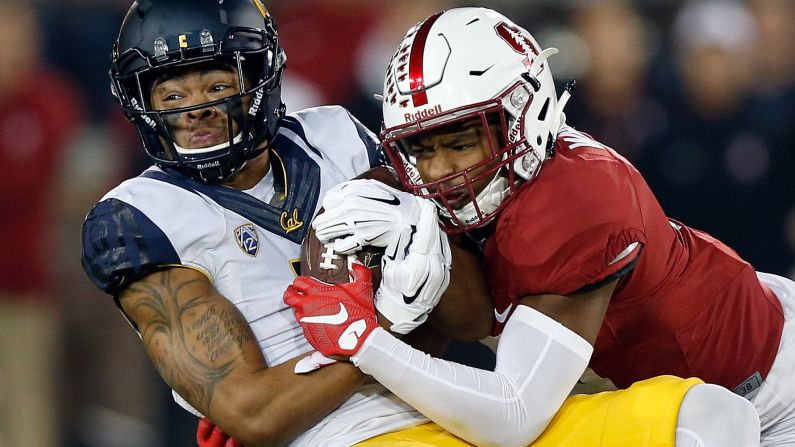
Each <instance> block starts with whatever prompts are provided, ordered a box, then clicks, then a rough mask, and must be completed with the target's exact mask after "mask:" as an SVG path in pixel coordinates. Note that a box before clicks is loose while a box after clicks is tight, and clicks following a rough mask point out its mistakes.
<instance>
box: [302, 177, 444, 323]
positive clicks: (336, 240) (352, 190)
mask: <svg viewBox="0 0 795 447" xmlns="http://www.w3.org/2000/svg"><path fill="white" fill-rule="evenodd" d="M323 208H324V209H325V211H324V212H323V214H321V215H319V216H317V218H315V220H314V221H313V222H312V226H313V227H314V228H315V234H316V235H317V238H318V239H319V240H320V241H321V242H323V243H324V244H329V243H331V244H333V247H334V251H335V252H338V253H341V254H350V253H355V252H357V251H359V250H361V248H362V247H363V246H366V245H372V246H376V247H386V251H385V253H384V256H383V257H382V258H381V284H380V286H379V288H378V291H377V292H376V296H375V307H376V309H378V311H379V312H381V314H382V315H383V316H385V317H386V318H387V319H389V321H391V322H392V327H391V330H392V331H393V332H396V333H400V334H407V333H409V332H410V331H411V330H413V329H414V328H416V327H417V326H419V325H420V324H422V323H424V322H425V320H426V319H427V318H428V313H430V311H431V310H433V308H434V306H436V304H437V303H438V302H439V299H440V298H441V296H442V294H443V293H444V291H445V290H446V289H447V285H448V284H449V282H450V264H451V262H452V257H451V254H450V245H449V244H448V241H447V235H446V234H444V232H443V231H442V229H441V228H440V227H439V220H438V215H437V208H436V205H434V204H433V202H431V201H430V200H427V199H423V198H421V197H417V196H414V195H412V194H410V193H407V192H403V191H400V190H398V189H395V188H392V187H390V186H387V185H385V184H383V183H381V182H379V181H377V180H370V179H356V180H350V181H347V182H344V183H341V184H339V185H337V186H335V187H334V188H332V189H330V190H329V191H328V192H327V193H326V196H325V197H324V198H323Z"/></svg>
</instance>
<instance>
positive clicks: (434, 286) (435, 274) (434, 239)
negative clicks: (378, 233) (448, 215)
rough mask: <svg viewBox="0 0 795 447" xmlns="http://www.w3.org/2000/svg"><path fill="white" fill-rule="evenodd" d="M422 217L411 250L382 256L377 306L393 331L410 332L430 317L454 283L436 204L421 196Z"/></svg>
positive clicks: (450, 257)
mask: <svg viewBox="0 0 795 447" xmlns="http://www.w3.org/2000/svg"><path fill="white" fill-rule="evenodd" d="M420 201H421V202H420V205H419V206H420V207H421V209H422V211H421V213H420V220H419V221H418V222H417V226H416V232H415V233H414V236H413V240H411V242H410V244H409V246H408V251H407V253H406V254H405V256H403V257H402V258H401V256H400V253H396V252H394V251H390V247H387V251H386V252H385V253H384V256H383V257H382V258H381V285H380V286H379V287H378V291H377V292H376V294H375V308H376V309H378V311H379V312H380V313H381V315H383V316H385V317H386V318H387V319H389V321H391V322H392V327H391V328H390V330H391V331H392V332H396V333H399V334H407V333H409V332H411V331H412V330H413V329H414V328H416V327H417V326H419V325H421V324H422V323H424V322H425V320H426V319H427V318H428V314H429V313H430V312H431V311H432V310H433V308H434V307H435V306H436V304H438V303H439V299H440V298H441V297H442V294H443V293H444V291H445V290H446V289H447V285H448V284H449V283H450V264H451V263H452V256H451V254H450V245H449V244H448V242H447V235H446V234H445V233H444V232H442V230H441V228H439V223H438V218H437V215H436V206H435V205H434V204H433V203H431V202H430V201H428V200H425V199H420Z"/></svg>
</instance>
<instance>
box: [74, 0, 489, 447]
mask: <svg viewBox="0 0 795 447" xmlns="http://www.w3.org/2000/svg"><path fill="white" fill-rule="evenodd" d="M285 62H286V55H285V53H284V51H283V50H282V49H281V48H280V46H279V38H278V34H277V32H276V29H275V25H274V23H273V20H272V18H271V17H270V15H269V14H268V12H267V10H266V9H265V7H264V5H262V3H261V2H260V1H259V0H225V1H222V2H221V1H216V0H190V1H188V0H140V1H136V2H135V3H133V5H132V7H131V8H130V10H129V12H128V13H127V15H126V17H125V19H124V22H123V24H122V26H121V30H120V33H119V37H118V40H117V41H116V43H115V45H114V48H113V64H112V68H111V70H110V75H111V78H112V91H113V94H114V95H115V96H116V97H117V99H118V100H119V102H120V103H121V106H122V109H123V111H124V114H125V116H126V117H127V119H129V120H130V121H131V122H132V123H133V124H134V125H135V127H136V128H137V130H138V133H139V136H140V139H141V142H142V144H143V146H144V148H145V150H146V152H147V154H148V155H149V157H150V158H152V160H153V161H154V163H155V164H154V165H153V166H152V167H150V168H149V169H147V170H146V171H144V172H143V173H142V174H141V175H139V176H137V177H135V178H132V179H130V180H127V181H125V182H123V183H122V184H120V185H119V186H117V187H116V188H114V189H113V190H111V191H110V192H109V193H107V194H106V195H105V196H104V197H103V198H102V199H101V200H100V202H99V203H97V204H96V205H95V206H94V207H93V209H92V210H91V211H90V212H89V213H88V215H87V217H86V220H85V222H84V225H83V253H82V264H83V267H84V268H85V271H86V272H87V274H88V276H89V277H90V278H91V280H92V281H93V282H94V283H95V284H96V285H97V286H98V287H99V288H101V289H102V290H104V291H105V292H107V293H108V294H110V295H112V296H113V298H114V300H115V302H116V304H117V306H118V307H119V308H120V310H121V311H122V313H123V314H124V315H125V317H126V318H127V319H128V321H129V322H130V323H131V324H132V325H133V326H134V328H135V329H136V330H137V331H138V333H139V335H140V336H141V339H142V341H143V343H144V346H145V349H146V351H147V353H148V355H149V356H150V357H151V359H152V361H153V363H154V365H155V367H156V368H157V370H158V372H159V373H160V375H161V376H162V377H163V379H164V380H165V381H166V382H167V383H168V384H169V386H170V387H171V388H172V389H173V390H174V394H175V399H176V400H177V401H178V402H179V403H180V404H181V405H183V406H184V407H185V408H186V409H189V411H193V412H195V413H196V414H200V415H204V416H206V417H208V418H209V419H211V420H212V421H213V422H214V423H215V424H217V425H218V427H220V428H221V429H223V431H225V432H227V433H229V434H230V435H232V436H234V438H236V439H238V440H240V441H241V442H244V443H245V444H247V445H277V444H278V445H282V444H290V445H308V446H317V445H324V446H347V445H352V444H355V443H356V442H358V441H360V440H363V439H367V438H370V437H372V436H374V435H378V434H381V433H384V432H389V431H395V430H400V429H402V428H406V427H412V426H415V425H417V424H419V423H421V422H423V421H425V420H426V419H425V418H424V417H423V416H422V415H420V414H419V413H418V412H417V411H415V410H414V409H413V408H411V407H410V406H409V405H407V404H406V403H404V402H403V401H402V400H400V399H398V398H396V397H395V396H394V395H393V394H391V393H390V392H388V391H387V390H386V389H385V388H383V387H382V386H381V385H379V384H377V383H373V382H368V383H365V379H366V376H365V375H364V374H362V373H360V372H359V371H358V370H357V369H356V368H355V367H353V366H352V365H350V364H347V363H342V364H337V365H331V366H328V367H326V368H322V369H321V370H319V371H316V372H313V373H312V374H309V375H297V374H295V373H294V369H295V367H296V364H297V363H298V362H299V360H300V359H301V357H302V356H303V357H306V353H307V352H310V351H311V350H312V347H311V346H310V345H309V344H308V343H307V341H306V340H305V338H304V336H303V332H302V331H301V328H300V327H299V326H298V324H297V323H296V321H295V319H294V316H293V313H292V311H291V309H290V308H289V307H288V306H287V305H286V304H284V302H283V300H282V295H283V293H284V290H285V288H286V287H287V286H288V285H289V284H290V283H291V282H292V281H293V279H294V278H295V276H296V273H297V272H296V267H297V265H298V258H299V254H300V244H301V241H302V239H303V237H304V235H305V234H306V232H307V231H308V229H309V222H310V221H311V220H312V218H313V216H314V214H315V213H316V212H317V209H318V208H319V205H318V201H319V198H320V197H321V196H322V195H323V193H324V192H325V191H326V190H327V189H329V188H331V187H332V186H334V185H336V184H338V183H340V182H342V181H344V180H346V179H349V178H352V177H355V176H356V175H358V174H360V173H362V172H363V171H366V170H367V169H369V168H371V167H373V166H375V165H378V164H379V163H380V155H379V149H378V145H377V141H376V139H375V137H374V136H373V135H372V134H371V133H370V132H369V131H367V130H366V129H365V128H364V127H363V126H362V125H361V124H360V123H359V122H358V121H357V120H356V119H354V118H353V117H352V116H351V115H350V114H349V113H348V112H347V111H346V110H345V109H343V108H341V107H320V108H313V109H307V110H303V111H300V112H297V113H291V114H286V111H285V106H284V104H282V102H281V95H280V83H281V78H282V72H283V69H284V67H285ZM445 273H446V272H445ZM437 288H439V289H442V290H443V287H437ZM484 305H485V303H484ZM486 306H487V305H486ZM484 308H485V309H487V308H488V307H484Z"/></svg>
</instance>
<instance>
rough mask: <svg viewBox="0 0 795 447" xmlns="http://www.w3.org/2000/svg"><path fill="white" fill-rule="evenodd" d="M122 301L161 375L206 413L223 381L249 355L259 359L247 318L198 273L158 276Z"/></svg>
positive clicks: (126, 293)
mask: <svg viewBox="0 0 795 447" xmlns="http://www.w3.org/2000/svg"><path fill="white" fill-rule="evenodd" d="M120 301H121V304H122V308H123V310H124V311H125V312H126V313H127V315H128V316H129V317H130V318H131V319H132V320H133V321H134V322H135V323H136V324H137V326H138V328H139V331H140V334H141V338H142V340H143V342H144V346H145V348H146V351H147V353H148V354H149V356H150V358H151V359H152V362H153V363H154V365H155V367H156V368H157V370H158V372H159V373H160V375H161V376H162V377H163V379H164V380H165V381H166V382H167V383H168V384H169V385H170V386H171V387H172V388H173V389H174V390H175V391H177V393H179V394H180V395H181V396H182V397H183V398H184V399H185V400H187V401H188V402H189V403H190V404H191V405H193V406H194V407H195V408H196V409H197V410H199V411H200V412H202V413H203V414H207V412H208V410H209V408H210V403H211V402H212V398H213V391H214V389H215V387H216V385H217V384H218V383H219V382H220V381H222V380H224V379H225V378H227V377H228V376H229V375H231V374H233V373H234V371H235V369H236V368H237V367H239V366H240V365H241V364H242V363H244V362H246V361H247V360H246V359H248V360H249V361H250V360H252V358H251V357H250V356H251V355H255V356H256V355H259V356H260V358H261V355H262V354H261V353H260V351H259V347H258V345H257V342H256V340H255V338H254V335H253V333H252V332H251V329H250V328H249V326H248V323H247V322H246V320H245V318H244V317H243V316H242V315H241V314H240V312H239V311H238V310H237V308H235V307H234V305H232V303H231V302H229V301H228V300H227V299H226V298H224V297H223V296H222V295H221V294H220V293H218V292H217V291H216V290H215V288H214V287H213V286H212V284H211V283H210V281H209V280H208V279H207V278H206V277H205V276H204V275H202V274H201V273H199V272H197V271H194V270H191V269H187V268H169V269H167V270H162V271H158V272H155V273H153V274H151V275H149V276H146V277H144V278H143V279H141V280H139V281H137V282H135V283H133V284H132V285H131V286H130V287H128V288H127V289H126V290H125V291H124V292H123V294H122V296H121V300H120ZM255 359H256V357H255ZM262 364H264V360H261V363H260V365H262Z"/></svg>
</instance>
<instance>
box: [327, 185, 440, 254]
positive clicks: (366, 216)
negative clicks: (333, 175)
mask: <svg viewBox="0 0 795 447" xmlns="http://www.w3.org/2000/svg"><path fill="white" fill-rule="evenodd" d="M423 200H425V199H421V198H418V197H416V196H414V195H412V194H409V193H407V192H403V191H400V190H399V189H395V188H392V187H390V186H388V185H386V184H384V183H381V182H379V181H377V180H371V179H354V180H348V181H347V182H343V183H340V184H339V185H336V186H334V187H333V188H331V189H330V190H328V191H327V192H326V194H325V195H324V196H323V209H324V210H325V211H324V212H323V214H320V215H318V216H317V217H316V218H315V220H313V221H312V227H314V229H315V234H316V235H317V238H318V239H320V241H321V242H323V243H324V244H327V243H333V244H334V251H336V252H338V253H342V254H350V253H355V252H357V251H359V250H361V248H362V247H364V246H366V245H372V246H374V247H392V251H393V252H397V253H402V252H403V251H404V250H405V249H406V247H407V245H408V244H410V243H411V235H412V234H413V232H414V227H415V226H416V225H417V221H418V220H419V219H420V216H421V213H422V211H423V208H422V206H421V204H422V201H423ZM428 204H429V205H430V212H431V213H433V215H434V216H436V207H435V205H433V204H432V203H430V202H428ZM437 226H438V224H437Z"/></svg>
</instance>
